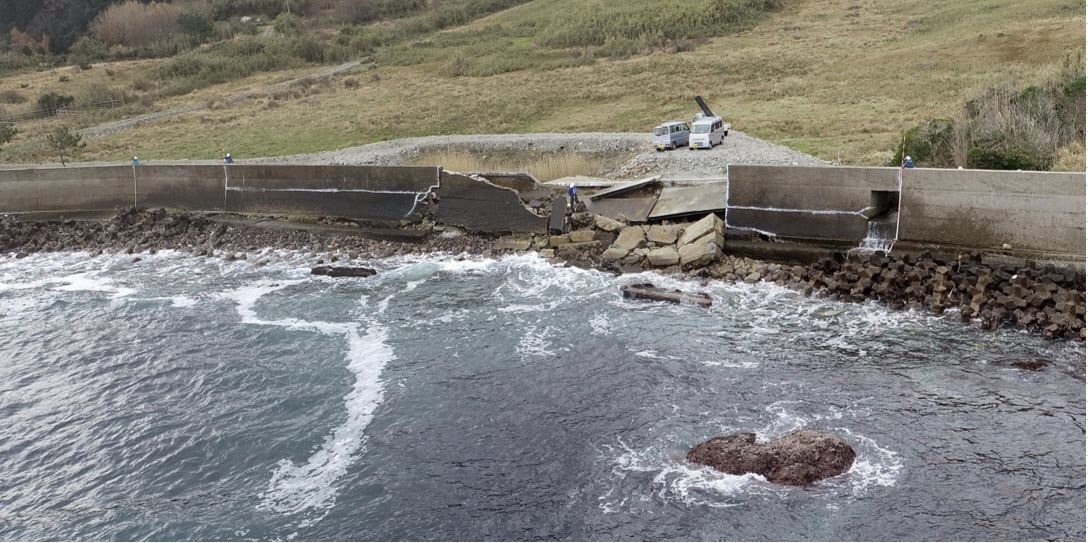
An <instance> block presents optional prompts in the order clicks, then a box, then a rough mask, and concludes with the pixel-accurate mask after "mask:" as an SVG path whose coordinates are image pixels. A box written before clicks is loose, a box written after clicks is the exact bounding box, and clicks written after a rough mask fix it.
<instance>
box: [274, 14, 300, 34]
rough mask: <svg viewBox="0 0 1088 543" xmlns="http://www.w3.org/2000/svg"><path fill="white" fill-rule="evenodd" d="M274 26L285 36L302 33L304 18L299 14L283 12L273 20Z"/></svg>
mask: <svg viewBox="0 0 1088 543" xmlns="http://www.w3.org/2000/svg"><path fill="white" fill-rule="evenodd" d="M272 28H273V29H275V31H276V32H279V33H280V34H281V35H284V36H297V35H299V34H301V33H302V19H299V17H298V15H292V14H290V13H281V14H280V15H279V16H278V17H276V20H275V21H272Z"/></svg>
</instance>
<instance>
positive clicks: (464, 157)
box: [411, 149, 625, 181]
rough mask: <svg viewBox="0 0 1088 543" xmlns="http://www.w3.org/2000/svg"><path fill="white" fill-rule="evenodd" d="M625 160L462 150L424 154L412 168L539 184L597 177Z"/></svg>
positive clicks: (589, 155)
mask: <svg viewBox="0 0 1088 543" xmlns="http://www.w3.org/2000/svg"><path fill="white" fill-rule="evenodd" d="M624 158H625V157H623V156H618V155H612V154H607V153H597V154H592V153H576V152H550V153H533V152H518V153H487V154H484V153H478V152H472V151H467V150H463V149H439V150H434V151H427V152H424V153H421V154H420V155H419V156H416V157H415V158H413V159H412V160H411V163H412V164H418V165H428V166H442V167H443V168H444V169H446V170H450V171H455V172H529V173H531V174H533V176H534V177H536V178H537V179H538V180H540V181H551V180H554V179H560V178H562V177H569V176H573V175H590V176H593V175H598V174H600V173H601V172H602V171H605V170H608V169H610V168H612V167H615V166H617V165H618V164H619V163H621V162H622V161H623V160H624Z"/></svg>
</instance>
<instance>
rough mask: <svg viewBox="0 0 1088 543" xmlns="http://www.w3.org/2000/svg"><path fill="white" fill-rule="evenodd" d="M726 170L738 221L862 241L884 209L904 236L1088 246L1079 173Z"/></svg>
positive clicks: (782, 232)
mask: <svg viewBox="0 0 1088 543" xmlns="http://www.w3.org/2000/svg"><path fill="white" fill-rule="evenodd" d="M900 176H901V177H900ZM728 178H729V179H728V183H729V189H728V196H727V201H726V222H727V224H728V226H729V227H731V228H738V229H750V230H755V231H759V232H763V233H766V234H770V235H774V236H776V237H783V238H796V239H809V240H823V241H834V242H842V243H846V244H851V243H853V244H856V243H857V242H859V241H860V240H861V239H862V238H863V237H865V235H866V226H867V223H868V221H869V219H871V218H873V216H874V215H878V214H880V213H886V214H889V215H886V216H888V217H892V218H894V219H896V220H895V222H896V223H897V226H898V228H897V230H898V238H897V239H898V240H899V241H904V242H912V243H919V244H930V245H942V246H959V247H965V248H974V249H1001V248H1002V246H1003V245H1006V244H1007V245H1010V246H1012V247H1013V248H1014V249H1015V250H1017V251H1022V252H1035V253H1043V254H1047V255H1057V256H1063V257H1078V256H1079V257H1084V255H1085V213H1084V209H1085V190H1084V187H1085V175H1084V174H1080V173H1057V172H1005V171H990V170H940V169H928V168H912V169H903V170H900V169H899V168H849V167H789V166H730V167H729V170H728ZM896 201H898V205H897V206H896V205H894V203H895V202H896ZM896 212H897V213H898V217H895V215H890V214H891V213H896ZM894 230H895V229H893V231H894Z"/></svg>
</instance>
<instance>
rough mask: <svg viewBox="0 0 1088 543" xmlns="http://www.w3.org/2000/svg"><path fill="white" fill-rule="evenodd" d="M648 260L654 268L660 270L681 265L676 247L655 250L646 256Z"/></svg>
mask: <svg viewBox="0 0 1088 543" xmlns="http://www.w3.org/2000/svg"><path fill="white" fill-rule="evenodd" d="M646 258H647V259H648V260H649V261H650V264H651V265H652V266H655V267H658V268H664V267H668V266H675V265H677V264H679V263H680V253H678V252H677V251H676V248H675V247H661V248H658V249H654V250H652V251H650V252H649V253H647V254H646Z"/></svg>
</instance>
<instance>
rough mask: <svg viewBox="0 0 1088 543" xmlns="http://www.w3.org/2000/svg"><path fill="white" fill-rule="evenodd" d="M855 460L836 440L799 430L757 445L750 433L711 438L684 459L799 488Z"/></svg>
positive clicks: (843, 443)
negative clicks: (760, 476) (755, 475)
mask: <svg viewBox="0 0 1088 543" xmlns="http://www.w3.org/2000/svg"><path fill="white" fill-rule="evenodd" d="M855 456H856V455H855V453H854V449H853V448H851V447H850V445H849V444H848V443H846V441H845V440H843V439H842V438H841V437H839V436H836V435H833V434H828V433H825V432H820V431H816V430H800V431H797V432H793V433H791V434H788V435H785V436H783V437H780V438H778V439H775V440H772V441H769V442H767V443H758V444H757V443H756V435H755V434H754V433H751V432H740V433H736V434H730V435H727V436H721V437H715V438H713V439H710V440H708V441H705V442H703V443H700V444H698V445H696V446H695V447H693V448H692V449H691V450H690V451H688V454H687V459H688V461H691V462H695V463H696V464H704V465H707V466H710V467H713V468H714V469H716V470H718V471H723V472H725V473H729V474H732V475H744V474H745V473H756V474H759V475H762V476H764V477H765V478H766V479H767V480H768V481H770V482H772V483H777V484H783V485H796V486H803V485H808V484H811V483H813V482H815V481H818V480H820V479H826V478H828V477H834V476H836V475H841V474H843V473H846V472H847V471H848V470H849V469H850V467H851V466H853V465H854V457H855Z"/></svg>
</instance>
